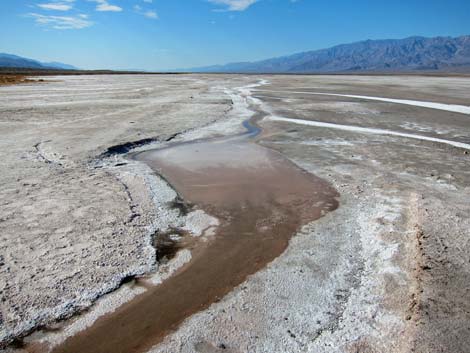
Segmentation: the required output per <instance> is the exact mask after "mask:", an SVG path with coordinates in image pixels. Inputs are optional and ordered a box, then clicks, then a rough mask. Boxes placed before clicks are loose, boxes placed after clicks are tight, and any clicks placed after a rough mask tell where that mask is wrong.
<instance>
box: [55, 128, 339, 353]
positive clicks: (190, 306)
mask: <svg viewBox="0 0 470 353" xmlns="http://www.w3.org/2000/svg"><path fill="white" fill-rule="evenodd" d="M244 126H245V127H246V128H247V133H245V134H243V135H239V136H235V137H231V138H218V139H212V140H208V141H199V142H194V143H182V144H175V145H173V146H171V147H167V148H163V149H156V150H151V151H146V152H142V153H139V154H138V155H136V156H135V158H136V159H137V160H139V161H142V162H145V163H147V164H148V165H149V166H150V167H151V168H152V169H153V170H155V172H156V173H158V174H160V175H162V176H163V177H164V178H165V179H166V180H168V182H169V183H170V184H171V185H172V186H173V187H174V188H175V189H176V190H177V191H178V193H179V194H180V195H181V196H182V197H183V198H184V199H185V200H186V201H188V202H190V203H191V204H194V205H196V206H197V207H198V208H201V209H203V210H204V211H206V212H207V213H209V214H211V215H213V216H215V217H217V218H218V219H219V221H220V226H219V227H218V228H217V231H216V234H215V235H212V236H210V237H209V238H205V241H203V240H201V241H198V242H197V243H196V245H194V249H192V259H191V261H190V262H189V263H188V264H187V265H185V266H184V267H183V268H182V269H180V270H179V271H178V272H177V273H176V274H175V275H174V276H172V277H170V278H169V279H167V280H166V281H164V282H163V283H162V284H160V285H158V286H154V287H151V288H150V289H149V290H148V291H147V292H145V293H144V294H142V295H140V296H138V297H137V298H136V299H134V300H132V301H131V302H129V303H128V304H126V305H124V306H123V307H121V308H119V309H118V310H117V311H115V312H113V313H111V314H109V315H107V316H105V317H102V318H101V319H99V320H98V321H97V322H96V323H95V324H94V325H93V326H92V327H90V328H89V329H87V330H85V331H83V332H81V333H79V334H77V335H75V336H73V337H71V338H69V339H68V340H66V341H65V343H64V344H63V345H61V346H59V347H57V348H56V349H55V350H54V352H108V353H109V352H113V353H119V352H123V353H124V352H126V353H129V352H144V351H146V350H148V349H150V348H151V347H152V346H153V345H155V344H157V343H159V342H161V341H162V339H163V338H164V337H165V335H167V334H168V333H170V332H171V331H173V330H175V329H176V328H177V327H178V326H179V325H180V324H181V323H182V322H183V320H184V319H186V318H188V317H189V316H191V315H192V314H194V313H196V312H198V311H201V310H204V309H205V308H207V307H209V306H210V305H211V304H212V303H214V302H216V301H218V300H220V299H221V298H222V297H223V296H224V295H226V294H227V293H229V292H230V291H231V290H232V289H233V288H234V287H236V286H238V285H240V284H241V283H243V282H244V281H245V280H246V279H247V277H248V276H249V275H251V274H254V273H256V272H257V271H259V270H260V269H262V268H264V267H265V266H266V265H267V264H268V263H269V262H271V261H272V260H274V259H275V258H276V257H278V256H279V255H281V254H282V253H283V252H284V250H285V249H286V247H287V246H288V242H289V239H290V238H291V237H292V236H293V235H294V234H295V233H296V232H297V231H298V230H299V228H300V227H301V226H302V225H305V224H307V223H309V222H311V221H313V220H315V219H318V218H320V217H321V216H322V215H324V214H325V213H327V212H329V211H331V210H334V209H335V208H336V207H337V206H338V203H337V200H336V198H337V196H338V194H337V192H336V191H335V190H334V189H333V188H332V187H330V186H329V184H327V183H326V182H325V181H323V180H322V179H320V178H318V177H315V176H314V175H312V174H309V173H307V172H305V171H303V170H301V169H300V168H298V167H297V166H296V165H294V164H293V163H292V162H290V161H289V160H287V159H286V158H284V157H283V156H282V155H281V154H279V153H277V152H275V151H273V150H270V149H268V148H265V147H262V146H260V145H258V144H256V141H255V139H254V137H255V136H256V135H257V134H258V133H259V132H260V130H259V129H258V128H257V127H256V125H253V124H251V123H249V122H245V123H244Z"/></svg>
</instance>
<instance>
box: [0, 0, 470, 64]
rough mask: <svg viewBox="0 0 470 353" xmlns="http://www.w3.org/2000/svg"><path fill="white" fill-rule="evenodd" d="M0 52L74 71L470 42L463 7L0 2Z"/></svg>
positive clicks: (430, 3) (317, 1) (248, 1)
mask: <svg viewBox="0 0 470 353" xmlns="http://www.w3.org/2000/svg"><path fill="white" fill-rule="evenodd" d="M0 24H1V32H0V52H7V53H12V54H17V55H21V56H26V57H30V58H34V59H38V60H42V61H62V62H65V63H68V64H72V65H75V66H78V67H80V68H84V69H97V68H109V69H146V70H161V69H172V68H184V67H196V66H205V65H211V64H223V63H227V62H236V61H251V60H259V59H265V58H269V57H274V56H279V55H286V54H291V53H295V52H300V51H306V50H313V49H320V48H325V47H330V46H333V45H336V44H342V43H349V42H354V41H359V40H364V39H384V38H404V37H408V36H411V35H422V36H438V35H442V36H458V35H463V34H470V1H469V0H448V1H444V0H408V1H389V0H388V1H385V0H383V1H382V0H375V1H372V0H370V1H364V0H355V1H352V0H348V1H346V0H329V1H323V0H0Z"/></svg>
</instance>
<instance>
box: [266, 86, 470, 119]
mask: <svg viewBox="0 0 470 353" xmlns="http://www.w3.org/2000/svg"><path fill="white" fill-rule="evenodd" d="M259 91H262V92H277V93H293V94H312V95H319V96H334V97H346V98H356V99H367V100H373V101H381V102H389V103H397V104H405V105H412V106H415V107H423V108H431V109H438V110H445V111H448V112H454V113H461V114H469V115H470V106H466V105H457V104H444V103H435V102H424V101H415V100H409V99H394V98H383V97H371V96H357V95H352V94H338V93H323V92H309V91H277V90H259Z"/></svg>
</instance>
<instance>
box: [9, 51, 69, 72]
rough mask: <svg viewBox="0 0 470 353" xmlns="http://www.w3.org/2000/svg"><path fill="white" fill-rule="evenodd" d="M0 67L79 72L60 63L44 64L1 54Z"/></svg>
mask: <svg viewBox="0 0 470 353" xmlns="http://www.w3.org/2000/svg"><path fill="white" fill-rule="evenodd" d="M0 67H8V68H21V69H26V68H27V69H59V70H78V69H77V68H76V67H74V66H72V65H67V64H63V63H59V62H50V63H43V62H40V61H37V60H33V59H27V58H23V57H21V56H17V55H12V54H5V53H0Z"/></svg>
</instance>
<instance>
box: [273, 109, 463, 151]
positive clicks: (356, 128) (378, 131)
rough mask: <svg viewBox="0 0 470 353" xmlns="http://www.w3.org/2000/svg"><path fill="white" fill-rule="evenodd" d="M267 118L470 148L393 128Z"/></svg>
mask: <svg viewBox="0 0 470 353" xmlns="http://www.w3.org/2000/svg"><path fill="white" fill-rule="evenodd" d="M267 119H268V120H271V121H285V122H289V123H294V124H301V125H308V126H316V127H324V128H329V129H337V130H344V131H353V132H359V133H366V134H375V135H390V136H398V137H406V138H412V139H416V140H422V141H430V142H437V143H443V144H446V145H451V146H454V147H458V148H464V149H469V150H470V144H467V143H463V142H456V141H451V140H444V139H440V138H435V137H429V136H422V135H416V134H407V133H403V132H397V131H391V130H384V129H374V128H368V127H360V126H353V125H341V124H332V123H324V122H321V121H312V120H303V119H292V118H284V117H280V116H270V117H268V118H267Z"/></svg>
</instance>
